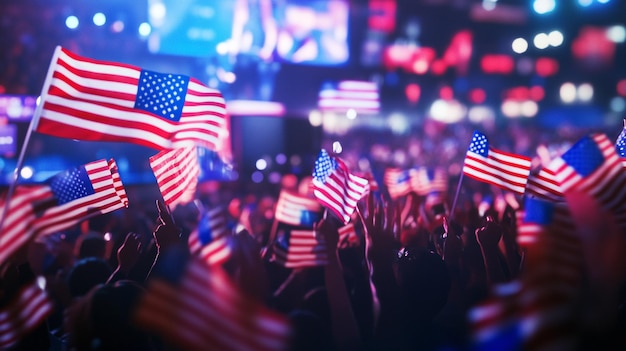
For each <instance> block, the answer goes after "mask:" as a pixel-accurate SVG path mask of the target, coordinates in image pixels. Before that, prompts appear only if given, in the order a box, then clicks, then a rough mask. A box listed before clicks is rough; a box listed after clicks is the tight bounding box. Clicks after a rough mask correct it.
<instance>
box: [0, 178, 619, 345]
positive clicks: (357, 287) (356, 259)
mask: <svg viewBox="0 0 626 351" xmlns="http://www.w3.org/2000/svg"><path fill="white" fill-rule="evenodd" d="M451 179H452V178H451ZM284 180H285V181H284V182H283V183H282V184H281V185H280V189H279V191H281V192H282V191H288V192H290V193H292V194H298V196H302V197H308V198H314V197H313V194H312V190H311V189H312V188H311V186H310V182H311V178H310V177H304V178H302V179H301V180H299V181H294V178H293V177H285V178H284ZM288 180H289V181H288ZM465 182H466V183H468V189H472V186H471V183H472V181H471V180H466V181H465ZM450 185H451V186H450V188H453V186H454V185H456V184H454V182H453V181H452V180H451V181H450ZM216 187H217V188H216V189H213V190H212V191H211V192H210V193H202V192H201V191H200V192H199V193H198V196H197V199H196V201H195V202H191V203H188V204H185V205H179V206H177V207H176V208H173V209H169V208H168V207H167V206H165V205H164V204H163V203H162V201H161V200H157V201H156V206H144V205H146V204H145V203H142V204H141V205H139V203H137V205H135V206H133V205H132V200H133V193H132V189H130V191H129V200H130V203H131V206H130V207H129V208H128V209H122V210H118V211H115V212H113V213H110V214H107V215H103V216H99V217H95V218H93V219H91V220H87V221H84V222H82V223H81V224H80V225H77V226H75V227H73V228H69V229H67V230H63V231H60V232H58V233H55V234H53V235H50V236H47V237H45V238H39V239H38V240H35V241H33V242H31V243H30V244H29V245H27V246H26V247H25V248H24V249H23V250H20V251H19V252H18V253H16V254H15V255H14V256H13V257H12V258H11V259H10V260H9V261H8V262H4V264H3V271H2V280H1V282H2V285H1V287H2V290H1V291H2V301H3V306H5V308H6V306H8V305H10V303H11V301H13V300H14V299H15V294H16V292H18V291H21V290H20V287H22V286H24V285H26V284H27V283H28V282H32V281H34V280H37V282H38V283H39V285H40V286H43V287H44V289H45V291H46V293H47V295H48V296H49V298H50V299H51V301H52V306H53V307H52V308H51V310H50V311H51V312H49V313H47V314H46V318H45V320H44V321H43V322H42V323H39V324H38V325H37V327H36V328H34V329H32V330H30V329H29V330H28V334H18V335H20V337H19V340H17V342H16V343H14V344H12V345H10V347H9V349H15V350H187V349H191V350H210V349H215V350H217V349H227V347H226V346H224V344H220V343H219V342H218V341H212V340H213V339H211V337H209V336H207V338H206V339H205V341H206V340H208V341H206V344H200V345H198V344H194V343H193V339H191V340H190V339H189V338H191V336H185V334H184V333H182V334H180V332H172V333H168V332H166V331H163V330H160V329H158V328H157V329H154V328H152V327H150V326H153V324H151V323H146V322H145V320H143V321H142V320H141V319H140V318H139V317H138V314H140V311H141V309H140V307H139V306H141V303H142V301H143V299H144V298H145V297H146V296H147V295H150V294H152V293H153V290H152V289H153V287H154V281H155V280H158V279H159V277H162V276H163V274H164V273H163V272H164V271H165V272H166V273H167V271H168V269H169V271H170V272H169V274H170V275H171V274H173V273H172V270H173V271H174V272H177V273H176V274H177V278H176V279H178V280H180V279H183V278H181V277H183V276H184V274H183V273H182V272H183V271H181V270H175V269H173V268H172V267H174V266H176V265H177V264H180V260H181V259H180V255H179V254H180V253H181V252H182V256H183V257H186V258H189V256H190V245H188V241H189V236H190V235H193V234H192V233H194V231H197V230H198V226H199V224H200V223H201V219H202V218H204V216H206V214H207V213H208V212H211V210H212V209H216V208H218V207H219V208H222V207H223V208H224V209H225V211H226V213H227V222H228V223H230V224H229V226H228V228H229V231H228V234H227V235H226V237H227V238H228V246H229V247H230V253H229V254H228V258H227V259H226V260H225V261H224V262H220V263H219V264H218V265H217V266H219V267H220V268H219V269H220V270H221V269H223V270H224V272H226V273H227V275H228V277H229V278H230V280H232V282H233V285H234V286H236V288H237V289H238V291H239V292H241V293H242V294H243V296H245V301H247V302H245V303H241V304H243V305H246V306H248V304H253V303H255V304H257V303H258V304H260V305H262V306H263V308H266V309H267V310H269V311H272V312H273V313H276V314H277V315H279V316H282V317H283V318H284V325H285V328H288V330H289V332H288V333H285V334H284V337H283V338H280V340H282V342H283V343H282V344H281V343H279V344H277V345H278V346H276V347H275V348H269V347H267V345H265V348H263V347H259V348H254V347H252V348H251V349H283V350H388V349H395V350H492V349H493V350H496V349H497V350H513V349H528V350H539V349H556V350H587V349H615V350H617V349H622V348H623V347H624V346H626V344H625V342H626V340H624V339H623V335H624V334H623V328H624V327H625V326H626V325H624V321H625V320H624V317H625V316H624V314H623V308H622V306H623V301H624V296H623V286H622V285H623V280H624V273H626V272H624V268H625V267H626V265H625V263H626V262H624V259H623V255H622V254H621V252H622V249H623V248H624V244H625V241H624V238H623V228H620V227H619V226H618V225H617V224H615V223H613V221H612V217H611V216H612V214H608V213H606V212H604V210H603V209H602V208H601V207H599V206H596V205H595V199H593V198H591V197H589V195H586V194H584V193H579V192H572V193H571V194H566V197H565V198H566V203H567V207H568V208H569V211H570V213H571V214H572V216H571V218H573V220H574V222H575V224H576V226H575V227H573V228H570V227H567V229H568V230H569V232H568V233H566V234H567V235H564V236H563V238H561V236H562V234H561V231H559V229H558V228H557V227H554V226H550V227H546V229H545V232H544V234H545V235H544V237H538V238H539V239H538V241H537V242H536V243H535V244H534V245H528V244H524V243H520V241H519V240H518V238H517V234H518V229H519V223H520V221H521V219H520V218H523V213H524V212H523V211H524V210H525V208H524V200H523V199H522V197H520V196H505V195H506V194H505V192H503V191H501V190H499V189H496V188H493V187H491V188H490V190H489V192H484V191H483V190H484V188H481V189H480V191H476V193H474V194H472V196H468V197H465V198H464V199H463V200H461V201H459V202H458V204H456V207H455V208H454V209H452V210H453V211H451V208H450V206H451V204H452V200H453V195H454V192H453V191H449V192H448V194H445V195H444V196H440V197H437V198H438V199H440V201H439V202H432V201H426V200H427V199H426V198H424V197H422V196H418V195H417V194H415V193H410V194H408V195H405V196H402V197H398V198H394V199H389V197H388V196H387V195H386V194H385V191H386V190H385V186H384V184H380V186H379V187H373V188H372V189H371V191H370V192H369V194H368V195H367V196H366V197H365V198H363V199H362V200H361V201H359V205H358V207H357V210H356V211H355V212H354V214H353V215H352V218H351V223H352V224H353V225H354V227H355V232H356V233H357V237H358V240H357V241H356V242H355V244H354V245H350V246H348V247H346V246H340V245H337V242H338V238H339V234H338V230H339V228H341V227H342V226H343V225H344V224H345V223H342V221H341V220H339V219H338V218H336V217H334V216H333V215H332V214H327V215H326V216H324V217H323V218H320V219H319V220H317V221H315V223H312V224H304V223H303V224H302V226H300V227H298V226H293V225H287V224H285V223H278V224H279V225H278V227H279V228H280V229H279V230H278V231H277V230H276V227H275V225H276V218H275V211H276V203H277V198H278V193H276V192H274V193H273V194H272V193H271V192H267V193H265V194H262V195H259V194H253V193H249V194H242V193H238V192H235V191H233V189H228V187H227V186H226V185H224V186H223V189H220V186H219V184H217V185H216ZM199 189H202V188H201V187H200V188H199ZM488 198H490V199H491V200H489V201H487V199H488ZM512 199H515V200H512ZM520 216H521V217H520ZM303 228H307V229H311V228H313V229H314V230H315V232H316V233H318V235H320V236H321V237H323V238H324V239H323V241H324V242H325V243H326V245H325V246H324V250H326V257H327V260H325V261H324V263H321V264H313V265H310V266H304V267H297V268H288V267H287V266H285V264H284V263H281V262H280V261H278V260H276V255H274V254H272V253H271V252H272V248H273V247H274V244H275V242H276V241H277V239H276V237H275V234H276V232H279V233H280V232H289V231H293V230H297V229H303ZM555 237H558V238H560V240H561V241H560V242H559V243H558V244H555V239H554V238H555ZM563 240H566V241H563ZM559 245H560V246H559ZM571 247H577V248H578V249H577V250H579V251H577V252H578V255H577V257H576V259H574V260H573V261H574V262H571V261H568V262H567V264H566V265H565V266H567V267H565V268H564V264H563V261H560V260H559V257H560V256H562V255H566V254H567V253H569V251H571V250H570V249H571ZM191 256H193V255H191ZM566 261H567V259H566ZM168 267H169V268H168ZM550 269H551V270H550ZM562 269H571V270H573V271H574V272H575V274H573V275H569V276H568V277H566V278H565V279H564V278H563V275H562V274H560V273H559V270H562ZM211 274H217V273H216V272H212V273H211ZM515 284H519V286H521V288H519V286H518V288H517V290H516V288H515ZM542 288H550V289H548V290H550V293H546V292H545V291H544V290H542ZM507 289H508V290H507ZM503 291H504V292H503ZM192 293H195V294H210V293H211V287H210V286H208V285H207V287H206V290H200V291H196V292H189V291H187V290H185V289H184V288H180V289H179V290H177V291H176V295H175V296H176V297H175V298H174V297H173V298H172V299H174V300H172V304H174V305H176V304H178V303H182V301H186V299H190V298H191V297H185V294H192ZM524 293H525V294H524ZM150 296H152V295H150ZM511 296H518V297H519V296H523V298H518V299H517V300H516V299H507V298H506V297H511ZM227 300H228V299H225V300H224V301H223V302H222V303H224V304H226V303H228V302H227ZM512 301H514V302H512ZM167 302H168V301H167V300H164V301H161V303H167ZM520 306H521V307H520ZM236 307H238V308H239V307H241V306H236ZM248 307H249V306H248ZM176 308H178V309H179V310H180V314H188V313H190V312H189V311H187V310H185V307H184V306H182V305H181V306H177V305H176ZM176 308H175V309H174V310H175V311H176ZM555 308H556V310H557V311H556V312H555ZM196 309H197V312H196V313H197V314H198V315H197V316H193V310H192V312H191V314H192V317H191V318H197V323H199V324H200V325H199V328H202V332H201V334H207V335H212V334H213V333H215V331H214V330H211V329H213V328H216V329H219V328H220V327H219V326H217V325H213V324H211V323H212V322H208V324H203V323H207V321H206V320H204V319H203V318H204V316H203V314H202V313H204V312H202V311H203V310H202V308H201V307H200V306H197V307H196ZM246 311H247V312H246ZM250 311H256V310H254V309H248V310H244V312H241V313H250V316H249V318H250V319H252V320H254V318H256V317H255V316H256V314H255V313H254V312H250ZM221 316H222V318H224V319H228V318H234V317H232V316H230V315H229V314H227V313H224V314H223V315H221ZM9 318H10V317H9ZM153 318H156V319H159V318H168V317H167V316H161V317H159V314H158V313H156V314H155V315H154V316H153ZM248 322H250V321H249V320H248ZM235 323H246V322H242V321H240V320H237V319H236V318H235ZM250 323H251V322H250ZM246 330H255V332H258V333H261V332H260V331H259V328H257V329H246ZM260 330H262V328H260ZM172 334H174V335H172ZM249 337H250V338H254V336H249ZM186 338H187V339H186ZM228 345H230V344H228ZM235 345H238V346H241V345H240V344H235ZM252 345H256V344H252ZM261 345H262V344H261ZM257 346H258V345H257ZM229 347H232V348H231V349H238V348H237V347H236V346H232V345H230V346H229ZM248 347H251V346H250V345H248Z"/></svg>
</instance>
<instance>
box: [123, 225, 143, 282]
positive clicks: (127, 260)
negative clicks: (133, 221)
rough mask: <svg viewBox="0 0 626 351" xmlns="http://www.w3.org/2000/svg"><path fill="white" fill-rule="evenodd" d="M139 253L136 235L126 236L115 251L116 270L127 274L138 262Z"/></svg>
mask: <svg viewBox="0 0 626 351" xmlns="http://www.w3.org/2000/svg"><path fill="white" fill-rule="evenodd" d="M140 253H141V240H140V238H139V235H138V234H136V233H128V234H126V238H125V239H124V243H123V244H122V246H120V248H119V249H117V266H118V268H119V269H120V270H121V271H123V272H126V273H128V271H130V270H131V269H132V268H133V266H134V265H135V263H137V261H138V260H139V254H140Z"/></svg>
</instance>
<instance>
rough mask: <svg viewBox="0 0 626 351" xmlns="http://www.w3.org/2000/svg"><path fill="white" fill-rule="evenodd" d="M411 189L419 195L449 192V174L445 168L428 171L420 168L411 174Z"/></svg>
mask: <svg viewBox="0 0 626 351" xmlns="http://www.w3.org/2000/svg"><path fill="white" fill-rule="evenodd" d="M411 189H412V190H413V191H414V192H416V193H417V194H418V195H421V196H427V195H428V194H431V193H446V192H447V191H448V173H447V172H446V170H445V169H443V168H435V169H428V168H426V167H419V168H417V169H416V170H414V171H413V172H411Z"/></svg>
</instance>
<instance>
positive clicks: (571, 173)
mask: <svg viewBox="0 0 626 351" xmlns="http://www.w3.org/2000/svg"><path fill="white" fill-rule="evenodd" d="M550 168H551V169H552V170H553V172H554V174H555V175H556V179H557V181H558V182H559V185H560V188H561V191H562V192H563V193H566V192H567V191H569V190H570V189H576V190H578V191H582V192H585V193H587V194H589V195H591V196H592V197H594V198H595V199H596V200H598V202H599V203H600V204H601V205H602V206H603V207H604V208H605V209H607V210H609V211H611V213H613V214H614V215H616V216H617V219H618V221H619V222H620V223H621V224H622V225H626V172H624V169H623V167H622V163H621V159H620V157H619V155H618V154H617V152H615V144H614V143H613V142H611V141H610V140H609V138H608V137H607V136H606V135H605V134H592V135H588V136H585V137H583V138H581V139H580V140H578V141H577V142H576V144H574V145H573V146H572V147H571V148H570V149H569V150H568V151H566V152H565V153H564V154H563V155H561V157H558V158H556V159H554V160H553V161H552V162H551V163H550Z"/></svg>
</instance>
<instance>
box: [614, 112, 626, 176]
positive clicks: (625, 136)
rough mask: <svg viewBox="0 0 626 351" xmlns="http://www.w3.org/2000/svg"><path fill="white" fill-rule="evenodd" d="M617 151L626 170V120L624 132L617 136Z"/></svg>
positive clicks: (625, 121)
mask: <svg viewBox="0 0 626 351" xmlns="http://www.w3.org/2000/svg"><path fill="white" fill-rule="evenodd" d="M615 150H617V154H618V155H619V156H620V157H621V159H622V166H624V168H626V119H625V120H624V128H622V132H621V133H619V135H618V136H617V141H616V142H615Z"/></svg>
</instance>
